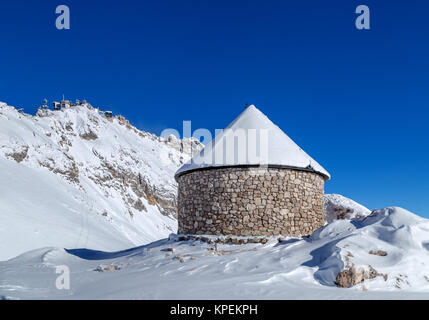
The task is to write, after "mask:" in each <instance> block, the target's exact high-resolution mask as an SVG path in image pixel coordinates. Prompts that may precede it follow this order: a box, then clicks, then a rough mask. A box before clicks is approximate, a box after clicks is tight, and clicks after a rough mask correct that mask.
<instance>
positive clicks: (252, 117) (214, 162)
mask: <svg viewBox="0 0 429 320" xmlns="http://www.w3.org/2000/svg"><path fill="white" fill-rule="evenodd" d="M234 142H235V143H234ZM255 150H256V152H255ZM258 150H259V151H258ZM258 165H266V166H268V167H287V168H292V169H301V170H308V171H314V172H317V173H319V174H321V175H323V176H324V177H325V179H326V180H328V179H330V177H331V176H330V174H329V173H328V171H326V170H325V169H324V168H323V167H322V166H321V165H320V164H318V163H317V162H316V161H315V160H314V159H312V158H311V157H310V156H309V155H308V154H307V153H305V151H304V150H302V149H301V148H300V147H299V146H298V145H297V144H296V143H295V142H293V140H292V139H291V138H289V137H288V136H287V135H286V134H285V133H284V132H283V131H282V130H281V129H280V128H279V127H278V126H276V125H275V124H274V123H273V122H272V121H271V120H270V119H268V117H267V116H266V115H264V114H263V113H262V112H261V111H260V110H259V109H257V108H256V107H255V106H254V105H251V106H249V107H247V108H246V109H245V110H244V111H243V112H242V113H241V114H240V115H239V116H238V117H237V118H236V119H235V120H234V121H233V122H231V124H230V125H229V126H228V127H227V128H226V129H225V130H223V131H222V132H221V133H219V134H218V135H217V136H216V137H215V138H214V139H213V140H212V141H210V142H209V143H208V144H207V145H206V146H205V148H204V149H203V150H201V152H200V153H199V154H197V155H195V156H194V157H193V158H192V159H191V160H190V161H188V162H187V163H186V164H184V165H183V166H182V167H181V168H180V169H179V170H178V171H177V172H176V177H178V176H180V175H182V174H183V173H185V172H189V171H194V170H198V169H205V168H211V167H231V166H258Z"/></svg>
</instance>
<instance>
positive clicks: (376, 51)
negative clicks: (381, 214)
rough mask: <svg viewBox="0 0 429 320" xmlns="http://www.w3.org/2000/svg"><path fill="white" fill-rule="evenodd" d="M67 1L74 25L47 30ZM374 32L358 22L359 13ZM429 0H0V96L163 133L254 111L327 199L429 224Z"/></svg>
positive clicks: (218, 124)
mask: <svg viewBox="0 0 429 320" xmlns="http://www.w3.org/2000/svg"><path fill="white" fill-rule="evenodd" d="M60 4H66V5H68V6H69V7H70V11H71V29H70V30H62V31H60V30H57V29H56V28H55V18H56V15H55V8H56V6H57V5H60ZM359 4H365V5H367V6H368V7H369V8H370V10H371V30H357V29H356V28H355V18H356V17H357V15H356V14H355V8H356V7H357V6H358V5H359ZM428 14H429V4H428V3H427V1H412V0H411V1H406V2H405V1H373V0H371V1H369V0H362V1H329V0H328V1H317V0H306V1H300V0H291V1H285V0H282V1H280V0H279V1H267V0H264V1H252V0H246V1H201V0H200V1H187V0H183V1H165V0H162V1H130V0H122V1H106V0H103V1H101V0H93V1H51V0H45V1H2V2H1V3H0V39H1V45H0V101H4V102H7V103H8V104H10V105H14V106H16V107H18V106H19V107H24V109H25V111H26V112H30V113H34V112H35V110H36V107H37V106H38V105H39V104H40V103H41V102H42V99H43V98H45V97H46V98H47V99H48V100H49V101H52V100H54V99H59V98H60V97H61V95H62V94H63V93H64V94H65V95H66V97H67V98H69V99H73V100H74V99H76V98H79V99H87V100H88V101H89V102H91V103H92V104H93V105H94V106H100V107H103V106H105V107H106V108H108V109H111V110H113V111H114V112H115V113H121V114H123V115H124V116H126V117H127V118H129V119H130V121H131V122H132V123H133V124H135V125H136V126H137V127H139V128H141V129H144V130H148V131H151V132H154V133H157V134H159V133H160V132H161V130H162V129H164V128H176V129H180V128H181V125H182V121H183V120H191V121H192V125H193V128H194V129H197V128H200V127H202V128H208V129H210V130H213V131H214V129H216V128H223V127H225V126H226V125H227V124H228V123H229V122H230V121H231V120H233V119H234V118H235V117H236V116H237V115H238V114H239V113H240V112H241V111H242V109H243V105H244V104H245V103H246V102H247V103H251V104H255V105H256V106H257V107H258V108H259V109H261V110H262V111H263V112H264V113H265V114H267V115H268V116H269V117H270V118H271V119H272V120H273V121H274V122H275V123H276V124H277V125H279V126H280V127H281V128H282V129H283V130H284V131H285V132H286V133H287V134H288V135H289V136H290V137H291V138H292V139H294V140H295V142H296V143H297V144H299V145H300V146H301V147H302V148H303V149H304V150H306V151H307V152H308V153H309V154H310V155H311V156H312V157H313V158H315V159H316V160H318V161H319V162H320V163H321V164H322V165H323V166H324V167H325V168H326V169H327V170H328V171H329V172H330V173H331V175H332V180H331V181H329V182H327V184H326V192H328V193H341V194H343V195H345V196H348V197H351V198H353V199H354V200H356V201H358V202H360V203H362V204H364V205H366V206H368V207H369V208H371V209H372V208H379V207H385V206H389V205H396V206H402V207H404V208H407V209H409V210H411V211H414V212H415V213H418V214H420V215H423V216H426V217H429V196H428V191H429V190H428V189H429V188H428V186H429V173H428V170H427V166H428V163H429V151H428V145H429V142H428V141H429V132H428V129H427V123H428V119H429V111H428V101H429V90H428V88H429V62H428V61H429V58H428V57H429V42H428V35H429V23H428V18H427V17H428Z"/></svg>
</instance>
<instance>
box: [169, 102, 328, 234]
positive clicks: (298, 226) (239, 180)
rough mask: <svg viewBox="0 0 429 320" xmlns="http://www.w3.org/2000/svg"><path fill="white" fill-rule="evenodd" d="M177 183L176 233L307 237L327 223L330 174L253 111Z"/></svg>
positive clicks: (180, 172) (185, 170)
mask: <svg viewBox="0 0 429 320" xmlns="http://www.w3.org/2000/svg"><path fill="white" fill-rule="evenodd" d="M175 178H176V181H177V182H178V185H179V188H178V220H179V230H178V233H179V234H206V235H231V236H277V235H283V236H306V235H310V234H311V233H313V231H314V230H316V229H317V228H319V227H321V226H323V224H324V199H323V197H324V183H325V181H327V180H329V179H330V175H329V173H328V172H327V171H326V170H325V169H323V168H322V166H321V165H320V164H318V163H317V162H316V161H315V160H313V159H312V158H311V157H310V156H309V155H308V154H307V153H305V152H304V151H303V150H302V149H301V148H300V147H299V146H298V145H296V144H295V143H294V142H293V141H292V140H291V139H290V138H289V137H288V136H287V135H286V134H285V133H284V132H283V131H282V130H281V129H280V128H279V127H278V126H276V125H275V124H274V123H273V122H271V120H269V119H268V118H267V117H266V116H265V115H264V114H263V113H262V112H261V111H260V110H258V109H257V108H256V107H255V106H253V105H252V106H249V107H248V108H246V109H245V110H244V111H243V112H242V113H241V114H240V115H239V116H238V117H237V118H236V119H235V120H234V121H233V122H232V123H231V124H230V125H229V126H228V127H227V128H226V129H225V130H223V131H222V133H220V134H218V135H217V136H216V137H215V139H213V140H212V141H211V142H210V143H208V144H207V145H206V146H205V148H204V149H203V150H201V152H200V153H199V154H197V155H196V156H194V157H193V158H192V159H191V160H190V161H189V162H188V163H186V164H185V165H183V166H182V167H181V168H180V169H179V170H178V171H177V173H176V175H175Z"/></svg>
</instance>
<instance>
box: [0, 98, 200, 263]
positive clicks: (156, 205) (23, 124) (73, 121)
mask: <svg viewBox="0 0 429 320" xmlns="http://www.w3.org/2000/svg"><path fill="white" fill-rule="evenodd" d="M189 146H191V148H189ZM187 147H188V148H187ZM199 148H201V145H200V143H199V142H198V141H195V140H187V139H185V140H178V139H162V138H159V137H157V136H155V135H153V134H150V133H147V132H144V131H140V130H138V129H136V128H135V127H133V126H132V125H131V124H130V123H129V122H128V121H127V120H126V119H125V118H123V117H121V116H116V117H113V118H106V117H104V116H102V115H100V114H99V112H98V110H97V109H95V108H93V107H91V106H90V105H89V104H82V105H78V106H74V107H71V108H67V109H63V110H61V111H50V110H39V111H38V113H37V115H36V116H31V115H28V114H23V113H19V112H18V111H17V110H15V108H13V107H10V106H7V105H6V104H4V103H0V194H1V195H2V196H1V197H0V208H1V211H0V237H1V238H0V260H4V259H7V258H11V257H13V256H16V255H18V254H20V253H22V252H25V251H28V250H31V249H36V248H40V247H45V246H64V247H72V248H73V247H88V248H91V249H100V250H119V249H125V248H127V247H131V246H135V245H140V244H144V243H148V242H151V241H154V240H157V239H160V238H162V237H166V236H167V235H168V234H169V233H171V232H175V230H176V225H177V222H176V217H175V210H176V209H175V207H176V189H177V186H176V182H175V181H174V178H173V176H174V173H175V172H176V170H177V169H178V168H179V167H180V166H181V165H182V164H183V163H184V162H185V161H187V160H188V159H189V158H190V155H191V154H190V152H189V151H188V149H191V150H194V151H195V150H199Z"/></svg>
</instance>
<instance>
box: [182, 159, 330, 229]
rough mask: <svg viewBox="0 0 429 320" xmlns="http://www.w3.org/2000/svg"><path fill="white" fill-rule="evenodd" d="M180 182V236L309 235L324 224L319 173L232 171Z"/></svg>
mask: <svg viewBox="0 0 429 320" xmlns="http://www.w3.org/2000/svg"><path fill="white" fill-rule="evenodd" d="M177 181H178V184H179V191H178V219H179V230H178V233H179V234H208V235H235V236H275V235H285V236H305V235H310V234H311V233H312V232H313V231H314V230H316V229H317V228H319V227H321V226H322V225H323V223H324V211H323V210H324V209H323V194H324V179H323V177H322V176H321V175H319V174H317V173H314V172H310V171H300V170H292V169H285V168H252V167H247V168H246V167H231V168H216V169H206V170H197V171H193V172H189V173H185V174H183V175H181V176H179V177H178V178H177Z"/></svg>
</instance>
